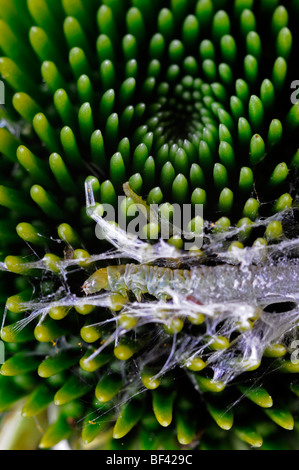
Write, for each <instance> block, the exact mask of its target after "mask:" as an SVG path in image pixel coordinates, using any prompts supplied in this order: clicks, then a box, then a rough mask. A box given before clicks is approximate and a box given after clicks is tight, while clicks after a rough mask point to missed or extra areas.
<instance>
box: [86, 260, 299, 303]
mask: <svg viewBox="0 0 299 470" xmlns="http://www.w3.org/2000/svg"><path fill="white" fill-rule="evenodd" d="M296 285H297V286H298V285H299V264H298V263H294V262H293V263H292V262H289V263H281V264H280V265H278V266H275V268H274V267H273V266H248V267H246V268H242V267H240V266H234V265H220V266H213V267H209V266H201V267H193V268H192V267H191V268H190V269H189V270H188V269H171V268H165V267H160V266H150V265H136V264H126V265H119V266H108V267H106V268H101V269H99V270H97V271H96V272H95V273H94V274H92V275H91V276H90V277H89V278H88V279H87V280H86V281H85V283H84V285H83V290H84V292H85V293H86V294H88V295H89V294H94V293H97V292H99V291H101V290H103V289H104V290H107V291H111V292H113V293H119V294H121V295H122V296H124V297H127V294H128V292H132V293H133V294H134V296H135V297H136V299H137V301H139V302H140V301H141V297H142V295H143V294H150V295H152V296H153V297H155V298H156V299H161V300H167V299H169V298H171V292H175V293H176V295H181V296H185V297H189V298H191V297H192V298H194V299H196V300H197V301H202V302H204V303H206V302H211V301H215V299H217V301H219V302H224V301H234V300H236V301H237V300H238V301H240V300H242V301H251V302H252V300H253V299H255V301H256V302H257V303H258V302H260V303H263V302H265V301H266V299H267V298H268V297H270V296H273V295H274V294H275V295H276V296H278V297H280V298H281V299H285V298H288V296H290V297H291V296H292V297H294V286H296Z"/></svg>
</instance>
